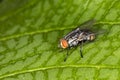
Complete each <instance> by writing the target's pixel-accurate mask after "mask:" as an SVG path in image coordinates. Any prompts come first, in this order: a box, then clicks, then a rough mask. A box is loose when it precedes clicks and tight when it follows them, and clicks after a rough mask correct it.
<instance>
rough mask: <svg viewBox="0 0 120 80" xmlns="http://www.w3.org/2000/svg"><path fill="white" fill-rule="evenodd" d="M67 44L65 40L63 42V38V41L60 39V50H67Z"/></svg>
mask: <svg viewBox="0 0 120 80" xmlns="http://www.w3.org/2000/svg"><path fill="white" fill-rule="evenodd" d="M68 46H69V45H68V42H67V40H65V39H64V38H63V39H60V43H59V47H60V48H63V49H66V48H68Z"/></svg>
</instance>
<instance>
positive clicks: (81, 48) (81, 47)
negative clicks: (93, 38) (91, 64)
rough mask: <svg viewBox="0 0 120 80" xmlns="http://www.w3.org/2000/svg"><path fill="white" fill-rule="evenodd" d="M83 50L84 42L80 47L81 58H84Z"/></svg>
mask: <svg viewBox="0 0 120 80" xmlns="http://www.w3.org/2000/svg"><path fill="white" fill-rule="evenodd" d="M82 50H83V41H82V42H81V45H80V56H81V58H83V54H82Z"/></svg>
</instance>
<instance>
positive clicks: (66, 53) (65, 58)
mask: <svg viewBox="0 0 120 80" xmlns="http://www.w3.org/2000/svg"><path fill="white" fill-rule="evenodd" d="M68 52H69V48H68V49H67V53H66V56H65V59H64V62H65V61H66V60H67V58H68Z"/></svg>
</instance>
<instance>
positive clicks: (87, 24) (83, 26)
mask: <svg viewBox="0 0 120 80" xmlns="http://www.w3.org/2000/svg"><path fill="white" fill-rule="evenodd" d="M95 22H96V20H95V19H90V20H88V21H86V22H84V23H83V24H81V25H79V26H78V27H79V28H80V29H91V27H92V26H93V25H94V24H95Z"/></svg>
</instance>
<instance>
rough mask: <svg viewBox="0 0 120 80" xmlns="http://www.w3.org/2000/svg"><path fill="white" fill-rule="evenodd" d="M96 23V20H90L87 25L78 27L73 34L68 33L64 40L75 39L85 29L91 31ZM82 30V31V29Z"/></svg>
mask: <svg viewBox="0 0 120 80" xmlns="http://www.w3.org/2000/svg"><path fill="white" fill-rule="evenodd" d="M94 23H95V20H94V19H91V20H88V21H86V22H85V23H83V24H81V25H80V26H78V27H77V28H76V29H75V30H73V31H72V32H70V33H68V34H67V35H66V36H65V37H64V38H65V39H66V40H67V39H69V38H70V37H73V36H74V35H76V34H79V33H80V32H81V30H82V28H83V29H89V28H90V27H92V26H93V25H94ZM80 28H81V29H80Z"/></svg>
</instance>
